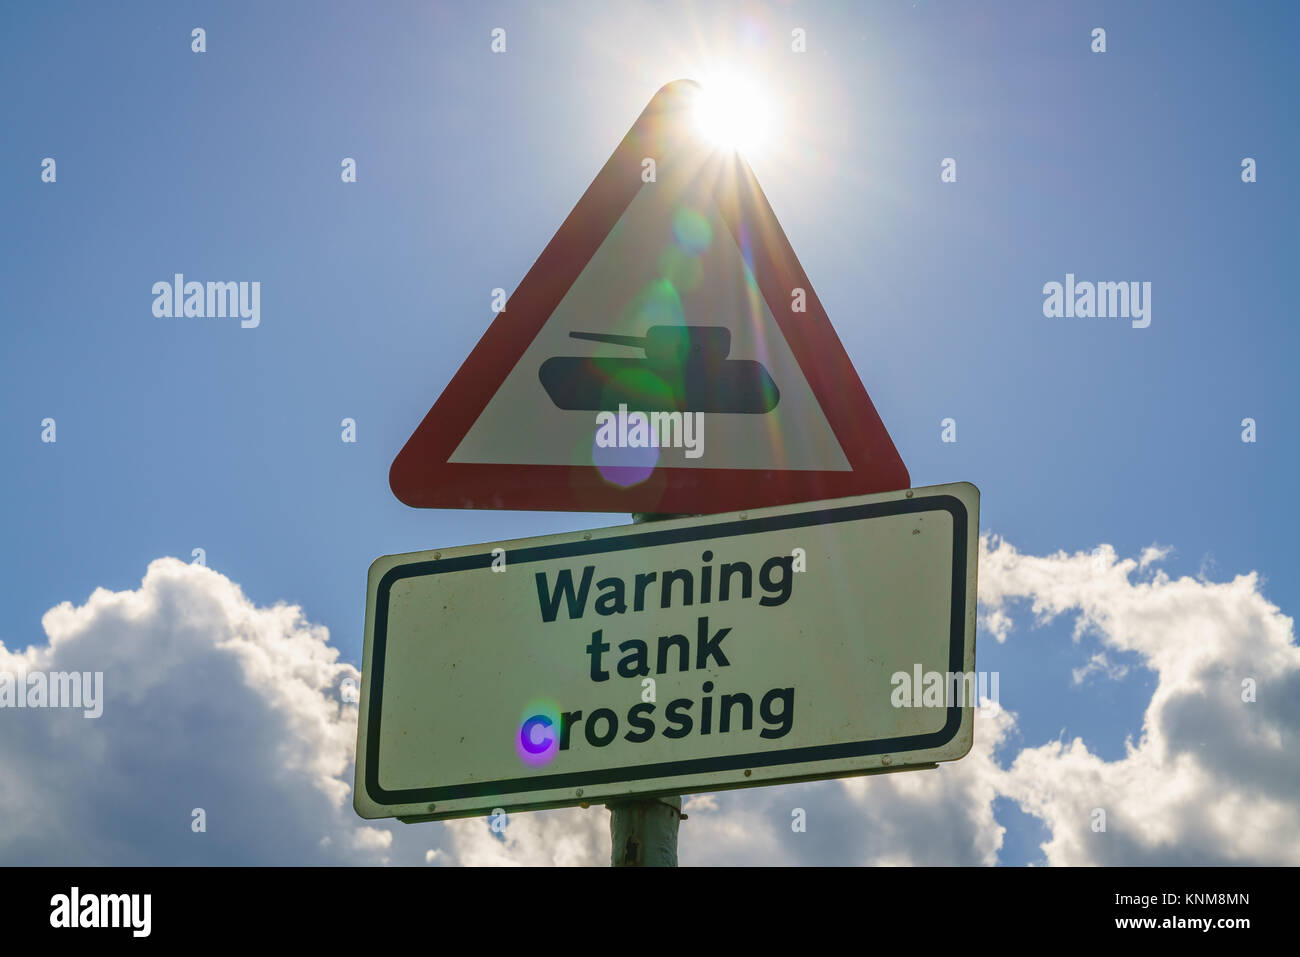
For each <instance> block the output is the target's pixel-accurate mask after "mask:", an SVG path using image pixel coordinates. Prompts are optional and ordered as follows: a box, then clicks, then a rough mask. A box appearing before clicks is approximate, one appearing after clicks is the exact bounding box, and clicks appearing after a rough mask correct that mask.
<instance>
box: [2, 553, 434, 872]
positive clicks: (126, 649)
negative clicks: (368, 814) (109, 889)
mask: <svg viewBox="0 0 1300 957" xmlns="http://www.w3.org/2000/svg"><path fill="white" fill-rule="evenodd" d="M42 624H43V626H44V628H45V632H46V634H47V636H48V638H49V644H48V645H33V646H30V647H28V648H26V649H25V650H24V651H22V652H14V651H9V650H7V649H6V648H4V646H3V645H0V671H11V672H12V671H15V670H17V669H18V668H19V667H20V666H21V667H25V668H27V669H29V670H35V669H39V670H46V671H91V672H94V671H102V672H103V673H104V691H103V696H104V699H105V700H104V709H103V715H102V716H101V717H100V718H98V719H94V720H87V719H85V718H83V717H82V715H81V712H80V711H63V710H58V711H56V710H24V711H16V710H10V709H6V710H5V711H3V712H0V721H3V723H4V733H3V734H0V767H4V768H5V786H4V787H3V788H0V861H3V862H4V863H6V864H235V863H277V864H288V863H379V862H382V861H384V860H389V859H392V858H393V856H394V852H395V851H396V850H397V849H396V848H395V847H394V829H393V828H392V827H390V826H387V825H383V826H372V825H367V824H366V823H365V822H363V821H361V820H360V819H359V818H357V817H356V815H355V813H354V812H353V810H352V806H351V790H350V785H349V779H350V776H351V773H352V770H351V769H352V760H353V750H354V748H355V738H356V709H355V707H353V706H350V705H343V704H342V703H341V701H340V699H339V696H338V694H337V693H336V689H337V688H338V686H339V683H340V682H341V681H342V680H343V678H345V677H349V676H350V677H352V678H354V679H355V678H356V677H357V676H358V675H357V671H356V669H355V668H353V667H352V666H351V665H348V664H345V663H340V662H339V661H338V651H337V650H336V649H334V648H332V647H331V646H330V645H329V644H328V634H327V633H326V631H325V629H323V628H320V627H316V626H313V625H310V624H309V623H307V622H306V621H304V620H303V618H302V615H301V612H300V610H299V609H298V608H296V607H293V606H287V605H277V606H275V607H273V608H257V607H255V606H253V605H252V603H250V602H249V601H248V600H247V599H246V598H245V597H244V595H243V594H242V592H241V591H240V589H239V587H238V586H237V585H235V584H234V583H232V582H231V581H230V580H229V579H227V578H225V577H224V576H222V575H220V574H219V573H217V572H215V571H212V570H210V569H207V568H203V567H201V566H198V565H186V564H184V563H182V562H180V561H178V560H176V559H171V558H168V559H159V560H158V561H155V562H153V563H151V564H150V566H149V569H148V571H147V573H146V575H145V577H144V580H143V582H142V583H141V585H140V588H139V589H137V590H135V591H122V592H110V591H106V590H104V589H97V590H96V591H95V592H94V593H93V594H92V595H91V596H90V598H89V599H88V600H87V601H86V603H85V604H84V605H81V606H79V607H74V606H73V605H71V604H70V603H66V602H65V603H63V604H61V605H59V606H57V607H55V608H52V609H51V610H50V611H49V612H47V613H46V614H45V616H44V618H43V620H42ZM195 808H202V809H203V810H204V812H205V817H206V828H207V830H206V831H204V832H201V833H195V832H194V831H192V830H191V822H192V820H193V817H192V811H193V810H194V809H195ZM424 846H427V839H426V842H425V845H424Z"/></svg>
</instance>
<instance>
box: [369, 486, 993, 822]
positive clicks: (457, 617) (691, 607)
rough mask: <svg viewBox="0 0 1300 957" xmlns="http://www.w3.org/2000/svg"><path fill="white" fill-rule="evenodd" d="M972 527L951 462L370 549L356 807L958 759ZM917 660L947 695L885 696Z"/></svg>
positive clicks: (569, 799)
mask: <svg viewBox="0 0 1300 957" xmlns="http://www.w3.org/2000/svg"><path fill="white" fill-rule="evenodd" d="M978 528H979V491H978V490H977V489H976V488H975V486H973V485H969V484H965V483H959V484H952V485H940V486H934V487H932V488H924V489H915V490H910V491H905V492H886V493H880V494H874V495H863V496H855V497H848V498H840V499H833V500H829V501H821V502H810V503H802V504H797V505H783V506H775V507H770V508H764V509H756V510H751V511H746V512H728V513H722V514H715V515H709V516H703V517H693V518H683V519H672V520H666V521H662V522H655V523H652V524H643V525H632V526H623V527H617V528H606V529H598V530H594V531H588V532H573V533H569V534H564V535H548V536H543V537H540V538H530V539H521V540H517V541H509V542H501V543H498V544H495V545H491V544H490V545H474V546H466V547H460V548H448V549H443V550H441V551H428V552H416V553H412V554H406V555H390V556H387V557H384V558H380V559H378V560H376V561H375V563H374V564H373V565H372V566H371V568H370V576H369V587H368V600H367V605H366V636H365V652H364V661H363V671H362V674H363V679H364V681H363V686H362V691H361V703H360V722H359V728H358V745H357V781H356V788H355V790H354V795H355V798H354V803H355V807H356V810H357V812H358V813H359V814H360V815H361V816H362V817H366V818H379V817H399V818H402V819H403V820H436V819H441V818H452V817H463V816H469V815H474V814H481V813H486V812H489V811H491V809H493V808H495V807H502V808H506V809H508V810H528V809H539V808H550V807H564V806H568V805H574V804H579V803H584V802H589V801H590V802H597V801H604V800H608V799H611V798H628V797H648V796H652V795H657V794H688V793H693V792H700V791H712V790H721V789H727V788H737V787H747V786H753V785H760V784H776V783H780V782H790V781H801V780H812V779H819V778H833V777H843V776H847V775H855V774H868V773H875V772H882V771H894V770H905V769H913V768H918V767H932V766H934V764H935V763H936V762H939V761H952V760H956V759H957V758H960V757H962V756H963V755H965V754H966V753H967V752H968V751H969V750H970V747H971V742H972V733H973V720H974V711H973V707H974V701H973V700H972V696H971V694H970V693H969V690H970V686H971V681H970V680H969V679H971V678H973V669H974V663H975V604H976V547H977V538H978ZM931 673H939V674H940V675H946V676H947V678H948V680H947V686H946V688H945V692H946V693H945V694H943V695H936V696H934V698H933V700H931V696H928V695H927V696H926V697H925V698H924V699H919V698H918V696H916V695H900V694H898V693H897V691H898V688H899V678H898V676H899V675H906V676H907V678H908V679H909V680H910V679H911V677H912V676H913V675H916V676H918V678H919V676H920V675H922V674H925V675H929V674H931Z"/></svg>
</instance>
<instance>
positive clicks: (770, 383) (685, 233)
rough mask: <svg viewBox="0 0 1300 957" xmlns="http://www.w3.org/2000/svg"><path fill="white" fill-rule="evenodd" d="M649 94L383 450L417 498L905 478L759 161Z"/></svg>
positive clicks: (518, 501) (480, 504) (671, 491)
mask: <svg viewBox="0 0 1300 957" xmlns="http://www.w3.org/2000/svg"><path fill="white" fill-rule="evenodd" d="M698 96H699V87H698V86H697V85H696V84H695V83H693V82H691V81H688V80H681V81H678V82H676V83H670V84H668V85H667V86H665V87H664V88H663V89H662V90H660V91H659V92H658V93H657V94H656V95H655V97H654V99H653V100H651V101H650V105H649V106H647V107H646V109H645V112H643V113H642V114H641V117H640V118H639V119H638V120H637V121H636V124H635V125H634V126H633V127H632V129H631V130H630V131H629V132H628V134H627V136H625V137H624V138H623V142H622V143H621V144H620V145H619V147H618V149H617V150H615V152H614V155H613V156H611V157H610V159H609V162H607V163H606V164H605V167H604V169H602V170H601V171H600V174H599V175H598V176H597V177H596V180H595V182H594V183H592V184H591V187H590V188H589V189H588V190H587V192H586V194H585V195H583V197H582V199H581V200H580V201H579V202H578V205H577V206H576V207H575V208H574V210H573V212H572V213H570V214H569V217H568V218H567V219H566V220H565V221H564V224H563V225H562V226H561V227H560V230H559V232H557V233H556V234H555V237H554V238H553V239H552V240H551V241H550V243H549V244H548V245H547V247H546V249H545V250H543V252H542V254H541V256H540V257H538V259H537V262H536V263H534V264H533V268H532V269H530V270H529V271H528V275H526V276H525V277H524V280H523V282H522V283H520V284H519V288H518V289H517V290H515V293H514V295H513V296H511V297H510V299H509V301H508V302H507V303H506V307H505V310H504V311H503V312H501V313H500V314H499V315H498V316H497V317H496V319H495V320H493V322H492V325H491V326H490V327H489V328H488V330H487V332H486V333H485V334H484V336H483V338H482V339H481V340H480V341H479V343H478V345H477V346H475V347H474V351H473V352H471V353H470V356H469V358H468V359H466V360H465V363H464V365H462V366H461V368H460V371H458V372H457V373H456V375H455V376H454V377H453V378H452V380H451V382H450V383H449V384H448V385H447V388H446V389H445V390H444V391H443V393H442V395H441V396H440V397H439V398H438V401H437V402H436V403H435V404H434V406H433V408H432V409H431V410H430V411H429V414H428V415H427V416H425V418H424V421H423V422H421V423H420V425H419V427H418V428H417V429H416V430H415V434H413V435H412V436H411V438H410V439H409V440H408V441H407V443H406V446H405V447H404V448H403V449H402V451H401V452H400V453H399V454H398V456H397V458H396V459H395V460H394V461H393V466H392V470H391V472H390V474H389V482H390V484H391V486H392V489H393V492H394V494H396V495H397V497H398V498H399V499H401V500H402V501H403V502H405V503H406V504H407V505H414V506H419V507H425V508H510V509H560V510H567V511H581V512H599V511H610V512H648V513H673V514H703V513H710V512H722V511H729V510H734V509H742V508H757V507H760V506H764V505H781V504H787V503H791V502H800V501H813V500H818V499H825V498H839V497H842V496H847V495H860V494H866V493H869V492H882V491H889V490H893V489H900V488H907V487H908V486H909V485H910V479H909V477H908V474H907V468H906V466H904V465H903V462H902V459H900V458H899V456H898V452H897V450H895V448H894V443H893V442H892V441H891V440H890V438H889V433H888V432H886V431H885V427H884V425H883V423H882V422H881V421H880V417H879V416H878V415H877V414H876V410H875V407H874V406H873V405H872V404H871V399H870V398H869V397H868V395H867V392H866V389H864V388H863V387H862V382H861V381H860V380H859V379H858V375H857V373H856V372H855V371H854V369H853V365H852V363H851V362H850V361H849V358H848V356H847V355H845V353H844V347H843V346H842V345H841V344H840V340H839V338H838V337H837V336H836V335H835V331H834V330H833V329H832V328H831V324H830V321H829V320H828V319H827V317H826V313H825V312H824V311H823V309H822V306H821V303H820V302H819V301H818V299H817V296H816V294H815V293H814V292H813V289H812V286H811V284H810V283H809V282H808V277H807V276H806V275H805V274H804V271H803V268H802V267H801V266H800V265H799V261H798V259H796V258H795V255H794V251H793V250H792V249H791V248H790V244H789V241H788V240H787V239H786V237H785V234H784V233H783V232H782V230H781V227H780V224H778V223H777V221H776V216H775V215H774V214H773V213H772V209H771V207H770V206H769V205H768V203H767V199H766V197H764V195H763V192H762V190H761V189H760V188H759V186H758V183H757V181H756V180H755V179H754V174H753V172H752V171H751V170H750V169H749V166H748V165H747V164H746V163H745V162H744V160H743V159H741V158H740V157H739V156H738V155H736V154H735V153H733V152H731V151H729V150H719V149H717V148H715V147H713V146H711V145H710V144H709V143H708V142H706V141H705V140H704V139H703V138H702V137H701V136H700V135H699V134H698V132H697V130H696V124H695V122H694V120H693V113H694V109H695V106H696V103H697V99H698Z"/></svg>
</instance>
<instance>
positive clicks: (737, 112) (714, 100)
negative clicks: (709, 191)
mask: <svg viewBox="0 0 1300 957" xmlns="http://www.w3.org/2000/svg"><path fill="white" fill-rule="evenodd" d="M695 128H696V129H697V130H698V131H699V133H700V135H701V136H703V137H704V138H705V139H706V140H708V141H709V142H710V143H712V144H713V145H714V146H715V147H717V148H718V149H726V150H737V151H739V152H741V153H744V154H747V155H749V154H753V153H755V152H756V151H757V150H759V149H761V148H762V147H763V145H764V144H765V143H766V141H767V133H768V111H767V104H766V100H765V98H764V97H763V95H762V93H761V91H760V90H759V89H758V88H757V86H755V85H754V84H753V83H752V82H750V81H748V80H746V79H745V78H743V77H741V76H739V75H738V74H734V73H719V74H717V75H714V76H711V77H709V78H707V79H705V80H701V81H700V94H699V99H698V100H696V103H695Z"/></svg>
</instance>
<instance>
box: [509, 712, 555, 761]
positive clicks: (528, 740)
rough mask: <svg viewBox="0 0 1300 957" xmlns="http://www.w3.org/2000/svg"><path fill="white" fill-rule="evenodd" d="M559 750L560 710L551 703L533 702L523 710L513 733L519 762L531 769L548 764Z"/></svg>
mask: <svg viewBox="0 0 1300 957" xmlns="http://www.w3.org/2000/svg"><path fill="white" fill-rule="evenodd" d="M559 750H560V709H559V707H558V706H557V705H556V704H555V703H554V702H551V701H534V702H532V703H531V704H529V705H528V707H526V708H524V710H523V715H522V716H521V717H520V719H519V727H518V729H517V730H516V731H515V752H516V753H517V754H518V755H519V760H521V761H523V762H524V763H525V764H530V765H532V766H533V767H540V766H541V765H544V764H549V763H550V762H551V761H553V760H554V759H555V756H556V755H557V754H558V753H559Z"/></svg>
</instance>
